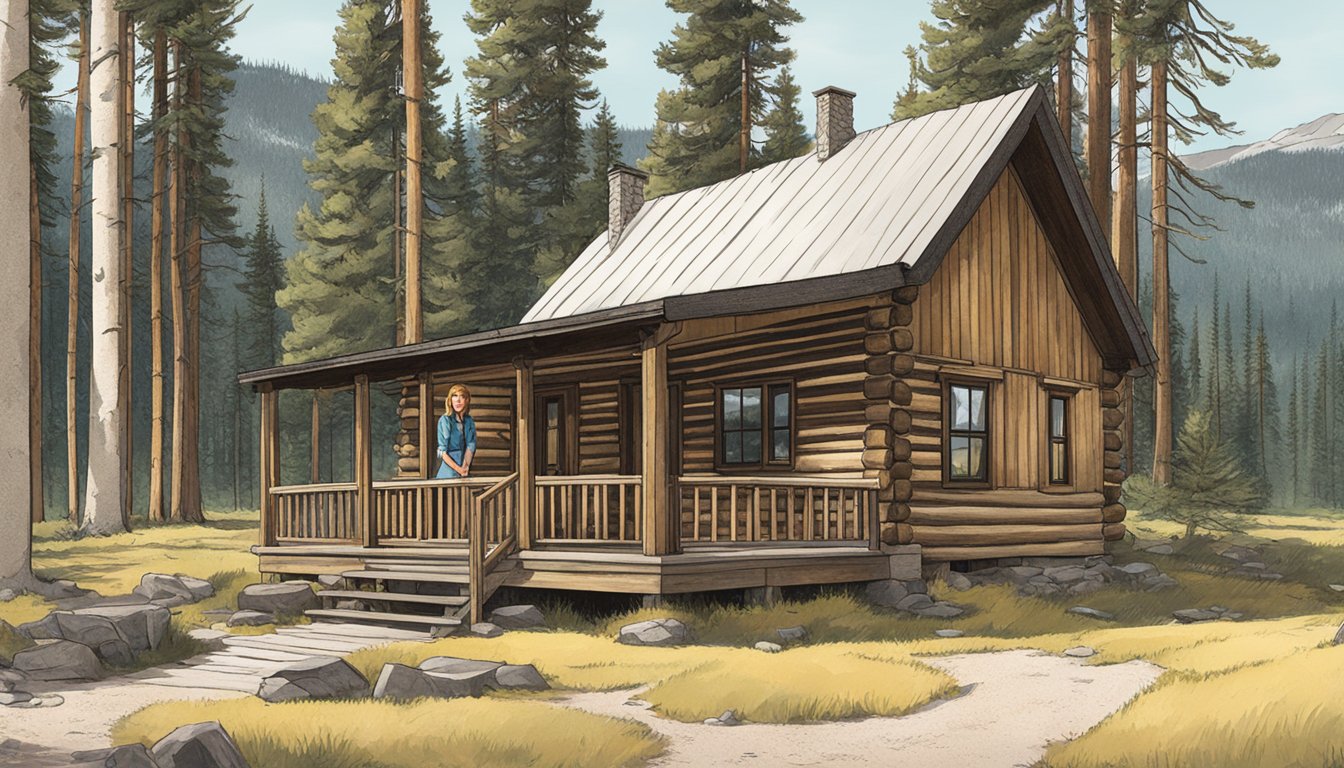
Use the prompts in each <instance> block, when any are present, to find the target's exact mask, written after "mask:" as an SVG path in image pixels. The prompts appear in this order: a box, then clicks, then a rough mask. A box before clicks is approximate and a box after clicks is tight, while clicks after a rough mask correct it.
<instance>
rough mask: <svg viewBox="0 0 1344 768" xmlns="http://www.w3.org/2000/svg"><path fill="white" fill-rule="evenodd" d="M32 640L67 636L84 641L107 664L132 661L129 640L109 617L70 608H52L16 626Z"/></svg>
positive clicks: (59, 638)
mask: <svg viewBox="0 0 1344 768" xmlns="http://www.w3.org/2000/svg"><path fill="white" fill-rule="evenodd" d="M19 631H20V632H22V633H23V634H25V635H27V636H28V637H29V638H31V639H33V640H69V641H71V642H75V643H79V644H80V645H86V646H88V647H90V648H92V649H93V651H94V653H96V654H98V658H100V659H102V660H103V661H105V662H107V663H108V664H115V665H120V666H126V665H128V664H131V663H132V662H134V661H135V652H134V651H133V650H132V649H131V645H130V643H128V642H127V641H126V638H125V637H124V636H123V635H122V634H121V633H120V632H118V631H117V628H116V626H115V625H113V623H112V622H111V621H109V620H108V619H106V618H103V617H101V616H89V615H82V614H79V613H73V612H71V611H52V612H51V613H49V614H47V615H46V616H45V617H44V618H42V619H39V620H38V621H32V622H29V623H27V624H22V625H20V626H19Z"/></svg>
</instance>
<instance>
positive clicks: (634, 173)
mask: <svg viewBox="0 0 1344 768" xmlns="http://www.w3.org/2000/svg"><path fill="white" fill-rule="evenodd" d="M648 181H649V174H647V173H645V172H643V171H641V170H637V169H635V168H631V167H630V166H628V165H622V164H621V163H617V164H616V165H613V166H611V170H610V171H607V185H608V189H609V190H610V192H611V198H610V200H609V201H608V202H607V248H608V249H609V250H615V249H616V244H617V243H619V242H620V241H621V235H622V234H623V233H624V232H625V228H626V227H627V226H629V224H630V222H631V221H634V219H635V214H637V213H639V209H640V208H641V207H643V205H644V185H645V184H647V183H648Z"/></svg>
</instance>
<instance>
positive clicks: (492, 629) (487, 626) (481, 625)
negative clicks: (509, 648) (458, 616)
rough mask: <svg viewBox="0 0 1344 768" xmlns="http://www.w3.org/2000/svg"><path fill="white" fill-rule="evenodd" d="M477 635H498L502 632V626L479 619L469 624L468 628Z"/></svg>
mask: <svg viewBox="0 0 1344 768" xmlns="http://www.w3.org/2000/svg"><path fill="white" fill-rule="evenodd" d="M468 631H469V632H471V634H473V635H475V636H477V637H499V636H500V635H502V634H504V628H503V627H501V626H499V625H498V624H491V623H490V622H488V621H480V622H477V623H475V624H472V625H471V629H470V630H468Z"/></svg>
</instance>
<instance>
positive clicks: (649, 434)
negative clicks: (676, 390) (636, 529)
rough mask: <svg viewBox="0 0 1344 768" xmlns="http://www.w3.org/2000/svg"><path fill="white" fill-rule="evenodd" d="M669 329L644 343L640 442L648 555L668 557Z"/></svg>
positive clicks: (665, 327)
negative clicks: (642, 407)
mask: <svg viewBox="0 0 1344 768" xmlns="http://www.w3.org/2000/svg"><path fill="white" fill-rule="evenodd" d="M670 328H671V327H670V326H668V325H662V326H660V327H659V328H658V330H657V331H656V332H655V333H653V334H651V335H649V336H648V337H646V338H645V339H644V340H643V342H642V343H641V345H640V346H641V350H642V351H641V358H642V360H641V376H640V385H641V387H642V389H643V401H644V411H643V427H644V428H643V434H642V435H641V438H640V439H641V440H642V441H643V446H642V454H643V455H642V461H641V467H640V474H641V475H642V477H643V482H642V494H643V507H644V529H643V531H642V533H643V538H644V554H645V555H650V556H653V555H666V554H669V553H671V552H673V551H675V549H676V547H675V545H674V544H673V542H672V541H671V526H669V525H668V515H669V514H670V512H669V510H668V499H667V496H668V493H667V482H668V477H667V467H668V456H667V453H668V451H667V444H668V441H667V438H668V435H667V429H668V413H667V405H668V397H667V340H668V339H669V338H670V337H671V335H672V334H671V333H670V332H669V329H670Z"/></svg>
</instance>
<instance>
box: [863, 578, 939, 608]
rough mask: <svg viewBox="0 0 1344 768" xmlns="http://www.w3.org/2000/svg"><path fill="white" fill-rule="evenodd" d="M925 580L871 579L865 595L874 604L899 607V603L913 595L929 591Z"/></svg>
mask: <svg viewBox="0 0 1344 768" xmlns="http://www.w3.org/2000/svg"><path fill="white" fill-rule="evenodd" d="M928 591H929V590H928V588H927V587H926V586H925V585H924V582H922V581H919V580H913V581H899V580H897V579H883V580H881V581H870V582H868V586H867V588H866V590H865V596H866V597H867V599H868V602H870V603H872V604H874V605H880V606H883V607H886V608H897V607H898V604H899V603H900V602H901V601H902V600H904V599H906V598H907V597H909V596H911V595H922V594H925V593H926V592H928Z"/></svg>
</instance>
